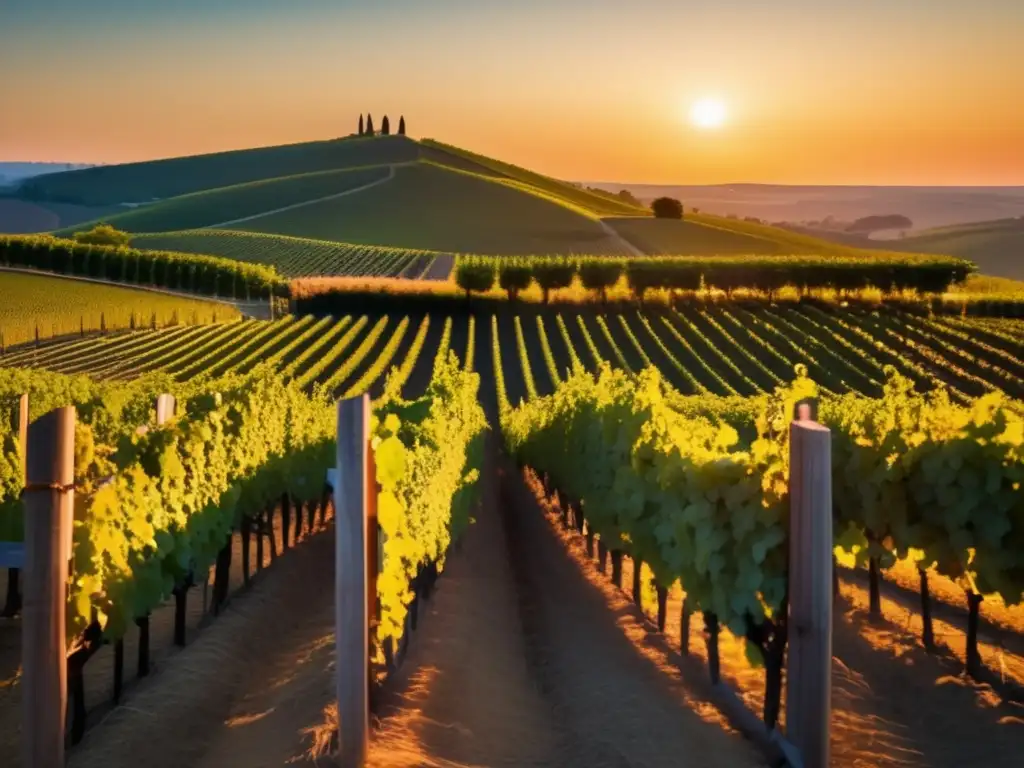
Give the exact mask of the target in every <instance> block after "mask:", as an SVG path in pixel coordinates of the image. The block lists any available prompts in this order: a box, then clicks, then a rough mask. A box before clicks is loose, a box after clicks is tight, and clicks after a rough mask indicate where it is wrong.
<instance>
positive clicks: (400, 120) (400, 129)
mask: <svg viewBox="0 0 1024 768" xmlns="http://www.w3.org/2000/svg"><path fill="white" fill-rule="evenodd" d="M398 135H399V136H405V115H402V116H401V117H399V118H398Z"/></svg>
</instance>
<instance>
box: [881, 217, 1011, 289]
mask: <svg viewBox="0 0 1024 768" xmlns="http://www.w3.org/2000/svg"><path fill="white" fill-rule="evenodd" d="M885 246H886V247H889V248H893V249H895V250H900V251H903V250H914V251H928V252H929V253H941V254H948V255H950V256H961V257H964V258H968V259H971V261H974V262H975V263H976V264H977V265H978V267H979V268H980V269H981V270H982V272H985V273H988V274H991V275H996V276H999V277H1004V278H1012V279H1015V280H1024V219H1000V220H997V221H987V222H975V223H972V224H963V225H959V226H955V227H942V228H939V229H933V230H926V231H924V232H922V233H920V234H918V235H913V236H911V237H907V238H904V239H902V240H894V241H891V242H889V241H887V242H886V243H885Z"/></svg>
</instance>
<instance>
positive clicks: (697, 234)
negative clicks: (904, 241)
mask: <svg viewBox="0 0 1024 768" xmlns="http://www.w3.org/2000/svg"><path fill="white" fill-rule="evenodd" d="M605 222H606V223H608V224H609V225H610V226H611V227H612V228H613V229H615V231H616V232H618V233H619V234H621V235H622V236H623V237H624V238H625V239H626V240H628V241H629V242H631V243H632V244H633V245H635V246H636V247H637V248H639V249H640V250H642V251H645V252H646V253H649V254H653V255H692V256H727V255H729V256H732V255H747V254H814V255H820V256H862V257H863V256H868V255H870V254H875V253H880V251H876V250H873V249H869V248H853V247H851V246H848V245H842V244H839V243H834V242H831V241H829V240H823V239H821V238H817V237H813V236H811V235H805V234H801V233H799V232H792V231H790V230H788V229H781V228H779V227H772V226H769V225H767V224H758V223H756V222H750V221H742V220H739V219H729V218H726V217H724V216H713V215H711V214H706V213H687V214H686V215H685V218H683V219H682V220H679V219H655V218H640V217H614V218H605ZM898 251H899V252H900V253H933V252H934V251H929V250H928V249H920V248H906V249H904V248H900V249H898ZM951 255H956V254H951Z"/></svg>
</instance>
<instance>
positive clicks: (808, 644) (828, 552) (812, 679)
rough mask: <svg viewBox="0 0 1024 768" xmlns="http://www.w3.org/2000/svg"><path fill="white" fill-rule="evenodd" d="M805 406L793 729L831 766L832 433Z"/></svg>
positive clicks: (796, 536)
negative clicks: (811, 417) (811, 415)
mask: <svg viewBox="0 0 1024 768" xmlns="http://www.w3.org/2000/svg"><path fill="white" fill-rule="evenodd" d="M810 410H811V409H810V408H809V407H807V406H806V405H804V406H801V411H802V413H799V417H800V418H801V420H800V421H794V422H792V423H791V425H790V479H789V500H790V504H789V508H790V513H789V520H790V522H789V525H790V531H789V627H790V629H789V642H790V648H789V654H788V659H789V670H788V674H787V684H786V732H787V735H788V736H789V739H790V741H792V742H793V744H794V745H795V746H796V747H797V749H798V750H800V754H801V755H802V756H803V764H804V766H805V768H827V766H828V765H829V725H830V722H831V705H832V452H831V447H832V440H831V433H830V432H829V430H828V429H827V428H826V427H823V426H822V425H821V424H818V423H817V422H814V421H811V420H810V418H809V417H810Z"/></svg>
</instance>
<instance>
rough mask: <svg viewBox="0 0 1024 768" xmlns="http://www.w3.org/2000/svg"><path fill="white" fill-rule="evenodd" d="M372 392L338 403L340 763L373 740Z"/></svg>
mask: <svg viewBox="0 0 1024 768" xmlns="http://www.w3.org/2000/svg"><path fill="white" fill-rule="evenodd" d="M369 430H370V398H369V396H367V395H363V396H362V397H358V398H349V399H348V400H342V401H340V402H339V403H338V452H337V467H338V487H337V488H335V489H334V508H335V526H336V527H335V531H336V534H335V536H336V539H335V542H336V552H337V558H336V562H335V581H334V589H335V592H334V599H335V639H336V644H337V658H338V664H337V677H336V692H337V697H338V765H339V766H340V767H341V768H362V766H363V764H364V763H365V762H366V752H367V745H368V740H369V727H370V720H369V695H370V686H369V669H370V655H369V651H370V648H369V639H370V626H369V620H368V619H369V610H370V607H371V605H370V602H369V600H368V597H369V591H368V586H369V585H368V581H369V580H368V579H367V575H368V572H369V571H368V568H367V566H368V562H367V554H368V553H367V544H368V542H369V540H370V538H371V537H370V536H369V531H368V530H367V522H368V520H367V516H368V512H369V511H370V504H371V502H370V496H371V488H372V486H370V485H369V484H368V483H367V482H366V479H367V477H368V475H369V471H370V468H369V458H370V456H369V454H370V445H369Z"/></svg>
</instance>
